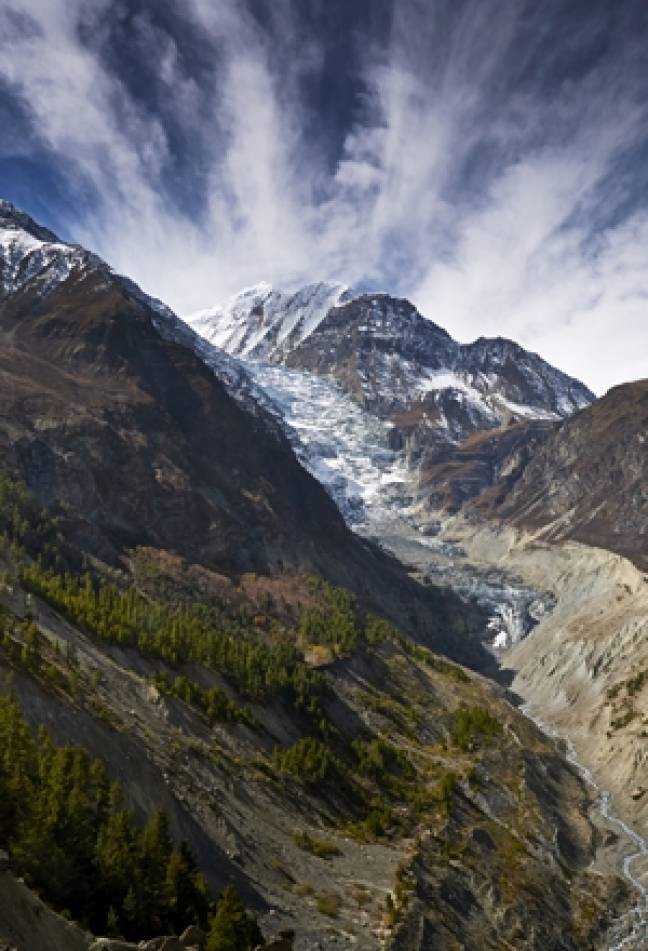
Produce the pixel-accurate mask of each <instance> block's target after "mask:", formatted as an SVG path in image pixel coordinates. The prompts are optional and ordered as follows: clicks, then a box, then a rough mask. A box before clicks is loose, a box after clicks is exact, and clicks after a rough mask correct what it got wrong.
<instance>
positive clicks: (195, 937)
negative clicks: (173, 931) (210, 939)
mask: <svg viewBox="0 0 648 951" xmlns="http://www.w3.org/2000/svg"><path fill="white" fill-rule="evenodd" d="M206 942H207V935H206V934H205V932H204V931H202V930H201V929H200V928H198V927H196V925H189V927H188V928H186V929H185V930H184V931H183V932H182V934H181V935H180V944H181V945H182V946H183V947H185V948H189V947H196V948H204V946H205V944H206Z"/></svg>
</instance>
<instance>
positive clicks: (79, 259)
mask: <svg viewBox="0 0 648 951" xmlns="http://www.w3.org/2000/svg"><path fill="white" fill-rule="evenodd" d="M10 207H11V206H10ZM87 259H88V253H87V252H86V251H84V250H83V249H82V248H79V247H75V246H74V245H69V244H64V243H63V242H62V241H44V240H42V239H41V238H38V237H36V236H35V235H33V234H31V233H30V232H29V231H27V230H26V229H25V228H23V227H21V226H20V225H18V224H14V223H12V222H11V220H10V221H9V224H8V225H4V226H2V225H0V286H1V287H2V288H3V289H4V291H5V292H6V293H9V294H13V293H15V292H16V291H18V290H20V288H22V287H24V286H25V285H26V284H28V283H29V282H30V281H33V280H36V279H38V280H39V283H40V286H39V290H40V291H41V293H46V292H47V291H49V290H51V289H52V288H53V287H54V286H56V285H57V284H60V283H62V282H63V281H64V280H66V279H67V278H68V277H69V275H70V273H71V272H72V270H73V269H74V268H75V267H76V266H80V265H82V264H83V263H85V261H86V260H87Z"/></svg>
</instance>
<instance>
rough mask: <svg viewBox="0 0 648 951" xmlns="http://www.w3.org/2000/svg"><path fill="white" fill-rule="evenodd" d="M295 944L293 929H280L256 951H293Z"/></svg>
mask: <svg viewBox="0 0 648 951" xmlns="http://www.w3.org/2000/svg"><path fill="white" fill-rule="evenodd" d="M294 944H295V932H294V931H280V932H279V934H278V935H277V937H276V938H274V939H273V940H272V941H270V943H269V944H263V945H261V946H260V947H259V948H258V949H257V951H293V946H294Z"/></svg>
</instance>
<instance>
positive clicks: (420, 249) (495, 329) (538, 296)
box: [0, 0, 648, 389]
mask: <svg viewBox="0 0 648 951" xmlns="http://www.w3.org/2000/svg"><path fill="white" fill-rule="evenodd" d="M162 6H164V4H163V5H162ZM594 6H595V5H594ZM611 6H612V5H607V4H601V6H600V9H599V10H598V12H597V10H596V9H595V8H594V7H591V8H590V9H589V10H588V9H586V8H585V7H583V10H582V12H581V13H580V15H579V16H574V15H573V14H572V15H570V16H567V15H566V14H565V15H564V17H563V18H562V19H561V8H562V10H563V11H564V7H563V6H562V5H561V4H559V3H553V2H549V3H548V4H546V5H542V6H541V5H537V4H534V3H531V2H530V0H529V2H523V0H502V2H501V3H498V4H486V3H483V2H481V0H479V2H478V0H465V2H463V3H448V2H446V0H433V2H425V3H423V2H420V0H398V2H397V3H395V4H394V7H393V12H392V15H391V30H390V32H389V35H388V36H385V35H376V34H373V33H371V32H370V31H369V29H368V27H367V31H366V32H363V31H362V29H359V32H358V36H357V38H356V39H357V42H356V43H355V47H354V49H355V56H354V58H353V62H352V63H350V64H346V66H345V68H347V69H348V71H349V76H348V78H347V81H348V82H354V83H355V86H354V93H355V100H354V115H353V118H352V121H350V122H349V123H348V125H347V127H346V129H345V130H344V132H343V134H342V132H341V133H340V141H341V146H340V148H339V152H338V155H337V160H336V161H333V162H332V161H331V156H330V154H329V153H328V150H324V149H321V148H320V147H319V144H320V140H319V139H318V138H317V135H316V134H315V133H316V131H317V108H318V99H317V94H316V93H313V89H315V90H317V85H318V83H322V82H325V81H330V80H331V76H330V75H329V76H328V77H326V74H325V73H323V69H324V64H325V59H326V55H327V53H329V52H330V50H329V49H327V48H326V46H325V44H324V40H323V37H322V35H320V34H318V33H317V32H315V31H310V32H308V31H307V30H306V28H305V26H304V22H305V21H304V20H303V19H300V18H299V16H298V13H297V7H296V6H295V5H294V4H292V3H291V2H289V0H276V2H273V3H272V4H268V5H267V10H266V14H267V18H266V22H265V23H263V24H262V23H261V21H259V20H258V19H255V18H254V17H253V16H252V15H251V14H250V13H249V11H246V7H245V4H244V3H242V2H238V0H237V2H235V0H222V2H219V3H213V2H211V0H187V3H186V4H185V5H184V7H183V19H184V21H185V22H186V25H187V27H188V28H189V27H190V28H191V30H192V31H193V33H192V34H191V35H192V36H193V37H195V36H200V37H201V38H202V39H203V40H204V42H205V44H206V46H207V54H205V52H204V51H203V53H202V54H201V56H202V59H201V63H202V66H201V71H200V72H199V71H197V70H194V69H193V68H192V62H191V59H192V56H193V55H194V51H193V50H192V47H191V43H190V41H189V40H188V39H187V37H186V35H185V34H184V33H183V32H182V31H180V30H178V31H177V32H175V33H174V30H173V26H172V21H171V20H169V18H168V17H167V18H166V19H165V18H161V17H159V16H156V15H155V13H156V5H155V4H153V3H152V2H151V4H150V5H149V6H148V7H146V5H144V9H142V7H141V5H139V12H138V13H137V14H134V13H133V11H132V9H131V5H130V4H129V3H128V2H127V0H120V2H117V3H115V2H109V0H48V2H47V3H43V2H42V0H0V78H2V79H3V80H4V81H5V82H6V83H8V84H9V85H10V87H11V88H12V89H13V90H14V93H15V94H16V95H19V96H20V97H21V99H22V101H23V102H24V103H26V104H27V105H28V108H29V109H30V111H31V116H32V125H33V128H34V130H35V131H36V133H37V134H38V136H39V137H40V140H41V141H42V143H43V144H44V146H45V147H46V148H47V149H48V151H49V152H50V153H51V154H53V155H55V156H58V159H59V168H65V169H66V174H67V179H68V182H69V187H70V190H71V191H72V192H74V189H75V188H76V187H77V183H78V186H79V187H78V192H79V195H80V196H81V194H83V193H87V191H88V189H90V190H91V192H92V194H94V195H95V196H97V201H96V204H95V205H94V207H93V208H92V210H89V209H88V208H87V206H86V204H85V203H84V204H83V207H82V208H80V211H79V215H78V218H77V220H76V221H74V222H71V223H70V227H71V228H73V229H74V233H75V235H76V236H77V238H78V240H79V241H81V242H83V243H86V244H88V245H90V246H92V247H93V248H95V249H96V250H98V251H99V253H100V254H102V255H103V256H104V257H105V258H106V259H107V260H109V261H110V263H111V264H113V266H115V267H116V268H117V269H119V270H122V271H124V272H127V273H129V274H130V275H131V276H133V277H134V278H135V279H136V280H138V281H139V282H140V283H141V284H142V285H143V286H144V287H145V288H146V289H147V290H148V291H150V292H152V293H155V294H157V295H158V296H160V297H162V298H164V299H165V300H167V301H168V302H169V303H170V304H171V305H172V306H174V307H175V308H176V309H177V310H178V311H179V312H188V311H191V310H194V309H198V308H200V307H203V306H206V305H207V304H209V303H211V302H213V301H216V300H219V299H220V298H222V297H224V296H226V295H229V294H230V293H233V292H235V291H237V290H238V289H240V287H242V286H244V285H247V284H250V283H254V282H257V281H259V280H270V281H273V282H275V283H277V284H279V285H294V284H297V283H300V282H305V281H308V280H316V279H335V280H342V281H345V282H348V283H351V284H355V283H362V284H365V285H366V284H371V285H373V286H374V287H375V288H377V289H385V290H388V291H390V292H392V293H397V294H402V295H404V296H409V297H410V298H411V299H413V300H414V302H415V303H417V304H418V305H419V307H420V308H421V310H422V311H423V312H424V313H425V314H426V315H427V316H429V317H431V318H432V319H434V320H435V321H436V322H438V323H440V324H442V325H444V326H446V327H447V328H448V329H449V330H450V331H451V332H452V333H454V334H455V335H457V336H458V337H460V338H462V339H468V338H473V337H475V336H477V335H481V334H484V335H492V334H503V335H507V336H512V337H514V338H516V339H518V340H520V342H522V343H523V344H525V345H526V346H530V347H533V348H534V349H537V350H539V351H540V352H542V353H543V355H545V356H547V357H548V358H550V359H552V360H553V361H554V362H556V363H557V364H559V365H560V366H562V367H564V368H565V369H567V370H569V371H570V372H572V373H574V374H575V375H577V376H580V377H582V378H584V379H585V380H586V381H587V382H588V383H590V385H593V386H595V387H597V388H598V389H604V388H605V387H607V386H608V385H609V384H611V383H613V382H616V381H620V380H621V379H624V378H629V377H633V376H639V375H646V373H647V372H648V368H647V367H646V365H645V364H644V363H643V361H642V359H641V353H642V349H643V350H644V351H645V349H646V343H647V336H648V331H647V330H646V326H647V324H646V320H645V314H646V301H647V299H648V267H646V264H647V262H646V252H645V249H646V248H647V247H648V242H647V240H646V239H647V238H648V217H647V215H646V211H645V208H643V207H642V206H641V204H640V203H639V200H638V198H637V204H636V207H635V206H633V203H632V202H633V194H632V191H633V185H634V184H636V183H635V182H634V177H633V174H632V172H630V174H626V175H625V176H624V178H623V180H621V179H615V177H614V169H615V167H616V164H617V163H618V161H619V159H620V157H621V156H622V155H625V154H628V152H629V150H631V149H633V148H636V147H638V145H639V144H640V143H641V139H642V136H643V135H645V130H646V128H647V126H646V119H647V118H648V114H647V113H648V110H647V108H646V105H645V102H646V97H645V92H646V90H645V86H644V84H645V82H646V75H647V74H646V69H645V66H646V63H645V58H644V57H645V53H642V49H645V40H646V36H641V35H640V33H639V34H638V33H635V34H633V33H632V31H631V30H630V29H629V26H628V23H627V22H625V21H626V20H629V19H631V18H630V17H629V14H630V13H632V11H633V10H634V9H635V8H636V7H637V4H635V3H633V2H632V0H623V2H621V3H619V4H618V5H614V6H615V7H616V12H614V11H611ZM157 9H158V11H159V8H157ZM574 9H575V8H574ZM604 10H607V11H608V13H607V16H608V19H607V20H606V21H603V20H602V19H601V17H602V16H603V13H602V12H601V11H604ZM327 11H330V16H335V4H328V5H327ZM18 14H20V24H19V25H17V24H18V20H19V18H18ZM327 15H329V14H327ZM25 17H28V18H29V19H30V22H31V23H32V28H31V29H26V28H25V23H26V20H25ZM177 22H178V21H177V20H176V23H177ZM120 23H121V24H122V27H123V29H125V30H127V31H128V36H129V42H130V43H131V44H132V48H133V50H135V51H136V59H137V60H138V63H139V64H144V66H145V67H146V70H147V75H148V76H149V83H150V76H154V77H155V80H156V82H157V83H158V85H159V90H160V92H159V94H158V99H157V100H156V101H155V102H153V101H152V99H151V97H150V96H149V97H148V98H147V96H146V95H142V93H141V90H140V89H138V88H137V84H136V83H134V82H133V81H132V77H130V76H129V75H128V69H127V70H126V74H123V71H122V72H120V71H119V70H118V69H117V68H116V66H115V62H114V60H113V59H111V56H110V55H108V54H109V52H110V38H111V30H113V29H114V28H115V26H116V24H117V25H118V24H120ZM170 24H171V25H170ZM358 27H359V28H361V27H362V21H361V20H360V21H358ZM327 35H328V37H329V42H330V36H331V33H330V32H329V33H328V34H327ZM195 55H198V54H197V53H196V54H195ZM128 65H129V66H130V65H137V64H128ZM642 67H643V68H642ZM323 77H324V78H323ZM171 125H173V128H171ZM338 131H339V130H338ZM178 137H180V138H181V140H182V146H181V152H182V154H181V156H180V158H179V157H178V148H179V147H178V144H177V141H176V140H177V138H178ZM18 149H19V145H18V144H16V151H18ZM176 165H179V166H180V169H179V171H176V172H175V173H174V172H173V170H174V168H175V166H176ZM174 174H176V176H177V175H180V176H181V177H182V188H183V195H184V191H187V192H189V193H190V192H191V191H192V189H194V191H195V194H194V198H195V199H196V200H195V201H192V202H189V203H188V207H189V208H190V212H188V213H183V201H182V198H181V196H180V195H176V194H174V186H173V182H174ZM176 180H177V178H176ZM194 183H195V184H194ZM35 187H37V186H36V185H35ZM0 190H1V183H0ZM80 200H81V199H80ZM621 206H623V207H624V213H623V214H622V215H618V214H616V210H617V209H618V208H619V207H621ZM601 222H605V223H606V224H604V225H602V224H601Z"/></svg>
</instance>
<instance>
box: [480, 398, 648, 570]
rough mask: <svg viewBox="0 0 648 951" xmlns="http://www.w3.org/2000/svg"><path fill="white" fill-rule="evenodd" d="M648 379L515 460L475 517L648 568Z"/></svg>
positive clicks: (551, 430) (552, 430)
mask: <svg viewBox="0 0 648 951" xmlns="http://www.w3.org/2000/svg"><path fill="white" fill-rule="evenodd" d="M647 434H648V380H642V381H639V382H636V383H628V384H625V385H623V386H618V387H615V388H614V389H612V390H610V392H609V393H608V394H607V395H606V396H604V397H603V398H602V399H600V400H597V401H596V402H595V403H593V404H592V406H590V407H588V408H587V409H585V410H583V412H581V413H578V414H577V415H576V416H574V417H573V418H572V419H569V420H566V421H565V422H564V423H562V424H560V425H558V426H555V427H548V428H547V429H545V431H544V434H543V438H541V439H539V440H536V442H535V445H534V446H533V451H532V452H527V453H525V454H522V455H520V456H519V457H518V458H517V459H511V460H510V464H509V466H508V471H503V472H502V473H501V477H500V478H499V479H498V480H497V482H496V484H495V485H494V486H493V487H492V489H490V490H488V491H487V492H485V493H484V494H483V495H482V496H481V497H480V498H479V499H477V500H476V501H475V503H474V509H473V510H474V512H475V513H476V514H479V515H480V516H482V517H487V518H493V517H494V518H497V519H499V520H502V521H505V522H507V523H510V524H513V525H519V526H523V527H525V528H531V529H541V530H542V535H543V537H544V538H546V539H556V540H560V539H566V538H573V539H576V540H578V541H581V542H584V543H586V544H589V545H594V546H597V547H600V548H606V549H608V550H609V551H614V552H618V553H619V554H622V555H626V556H627V557H628V558H630V559H631V560H632V561H634V562H635V564H637V565H639V566H640V567H642V568H643V569H644V570H645V569H646V568H648V489H647V488H646V486H647V476H648V456H647V454H646V440H647V439H648V435H647Z"/></svg>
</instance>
